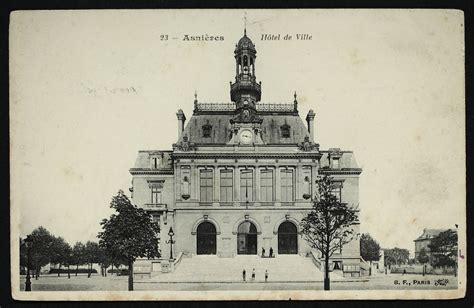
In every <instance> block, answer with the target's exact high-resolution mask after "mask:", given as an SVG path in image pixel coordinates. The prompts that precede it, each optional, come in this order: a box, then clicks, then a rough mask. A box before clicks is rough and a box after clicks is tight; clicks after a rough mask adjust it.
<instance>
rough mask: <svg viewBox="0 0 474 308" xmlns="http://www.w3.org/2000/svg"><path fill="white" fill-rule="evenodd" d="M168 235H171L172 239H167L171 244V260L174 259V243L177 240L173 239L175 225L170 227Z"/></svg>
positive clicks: (167, 242)
mask: <svg viewBox="0 0 474 308" xmlns="http://www.w3.org/2000/svg"><path fill="white" fill-rule="evenodd" d="M168 235H169V236H170V239H169V240H168V241H166V244H170V260H173V244H174V243H175V241H173V236H174V232H173V227H170V231H169V232H168Z"/></svg>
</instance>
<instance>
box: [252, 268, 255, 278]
mask: <svg viewBox="0 0 474 308" xmlns="http://www.w3.org/2000/svg"><path fill="white" fill-rule="evenodd" d="M252 281H255V269H253V270H252Z"/></svg>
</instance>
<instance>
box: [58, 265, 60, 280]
mask: <svg viewBox="0 0 474 308" xmlns="http://www.w3.org/2000/svg"><path fill="white" fill-rule="evenodd" d="M58 277H61V263H59V266H58Z"/></svg>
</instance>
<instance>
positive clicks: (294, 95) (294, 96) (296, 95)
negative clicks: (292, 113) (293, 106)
mask: <svg viewBox="0 0 474 308" xmlns="http://www.w3.org/2000/svg"><path fill="white" fill-rule="evenodd" d="M293 96H294V97H295V102H296V96H297V95H296V91H295V94H294V95H293Z"/></svg>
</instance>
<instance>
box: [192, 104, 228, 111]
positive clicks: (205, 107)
mask: <svg viewBox="0 0 474 308" xmlns="http://www.w3.org/2000/svg"><path fill="white" fill-rule="evenodd" d="M194 109H195V110H197V111H234V110H235V103H196V104H195V105H194Z"/></svg>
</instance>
